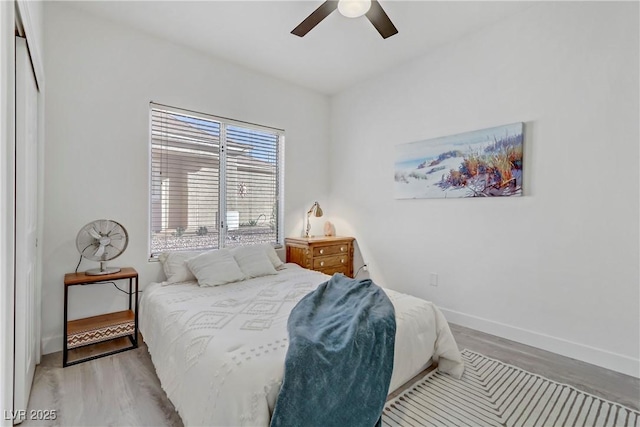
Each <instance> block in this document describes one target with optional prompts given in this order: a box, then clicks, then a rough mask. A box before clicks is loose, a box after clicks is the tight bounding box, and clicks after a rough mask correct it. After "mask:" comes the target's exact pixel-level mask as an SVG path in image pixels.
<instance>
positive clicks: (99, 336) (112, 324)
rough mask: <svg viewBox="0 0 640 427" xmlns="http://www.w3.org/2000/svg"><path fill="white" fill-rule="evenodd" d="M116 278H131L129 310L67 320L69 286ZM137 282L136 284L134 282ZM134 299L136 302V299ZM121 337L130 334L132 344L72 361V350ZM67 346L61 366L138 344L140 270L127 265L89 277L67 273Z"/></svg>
mask: <svg viewBox="0 0 640 427" xmlns="http://www.w3.org/2000/svg"><path fill="white" fill-rule="evenodd" d="M116 280H128V281H129V292H128V293H129V308H128V310H123V311H116V312H112V313H105V314H101V315H98V316H92V317H85V318H82V319H76V320H71V321H68V320H67V314H68V312H67V309H68V301H69V287H70V286H75V285H93V284H103V285H104V284H107V282H115V281H116ZM134 283H135V285H134ZM134 299H135V302H134V301H133V300H134ZM120 337H128V338H129V341H131V346H128V347H124V348H119V349H117V350H113V351H108V352H106V353H100V354H98V355H94V356H89V357H85V358H81V359H76V360H73V361H72V362H69V360H68V357H69V350H72V349H76V348H80V347H86V346H89V345H93V344H97V343H100V342H104V341H108V340H112V339H115V338H120ZM63 339H64V344H63V345H64V347H63V354H62V366H63V367H65V368H66V367H67V366H71V365H75V364H78V363H82V362H86V361H88V360H93V359H97V358H99V357H104V356H109V355H112V354H116V353H120V352H123V351H127V350H131V349H134V348H137V347H138V272H137V271H136V270H135V269H134V268H131V267H124V268H122V270H120V271H119V272H117V273H113V274H103V275H100V276H89V275H87V274H85V273H68V274H65V275H64V336H63Z"/></svg>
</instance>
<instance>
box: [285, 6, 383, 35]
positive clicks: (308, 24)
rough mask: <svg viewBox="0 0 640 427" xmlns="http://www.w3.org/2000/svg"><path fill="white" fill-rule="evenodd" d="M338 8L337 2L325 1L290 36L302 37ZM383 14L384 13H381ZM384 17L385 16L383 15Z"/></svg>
mask: <svg viewBox="0 0 640 427" xmlns="http://www.w3.org/2000/svg"><path fill="white" fill-rule="evenodd" d="M337 8H338V2H337V1H336V0H327V1H325V2H324V3H322V4H321V5H320V7H318V8H317V9H316V10H314V11H313V12H312V13H311V15H309V16H307V18H306V19H305V20H304V21H302V22H301V23H300V24H299V25H298V26H297V27H295V28H294V29H293V31H291V34H295V35H296V36H298V37H304V35H305V34H307V33H308V32H309V31H311V30H312V29H313V27H315V26H316V25H318V24H319V23H320V22H322V20H323V19H324V18H326V17H327V16H329V15H330V14H331V12H333V11H334V10H336V9H337ZM383 13H384V12H383ZM385 16H386V15H385Z"/></svg>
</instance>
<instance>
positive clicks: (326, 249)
mask: <svg viewBox="0 0 640 427" xmlns="http://www.w3.org/2000/svg"><path fill="white" fill-rule="evenodd" d="M348 253H349V245H347V244H344V243H343V244H341V245H330V246H329V245H327V246H318V247H314V248H313V256H314V257H317V256H325V255H336V254H345V255H346V254H348Z"/></svg>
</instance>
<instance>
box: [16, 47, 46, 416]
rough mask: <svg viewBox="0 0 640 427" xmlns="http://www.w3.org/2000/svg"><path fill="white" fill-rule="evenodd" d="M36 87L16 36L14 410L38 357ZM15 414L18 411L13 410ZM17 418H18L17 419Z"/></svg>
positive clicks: (20, 405) (22, 404) (24, 399)
mask: <svg viewBox="0 0 640 427" xmlns="http://www.w3.org/2000/svg"><path fill="white" fill-rule="evenodd" d="M37 130H38V88H37V86H36V81H35V76H34V74H33V69H32V67H31V60H30V58H29V52H28V50H27V44H26V42H25V39H23V38H21V37H16V236H15V245H16V252H15V255H16V269H15V299H16V304H15V350H14V351H15V373H14V410H24V409H27V405H28V403H29V394H30V392H31V383H32V382H33V374H34V372H35V365H36V357H37V353H36V351H37V347H36V346H37V345H38V343H37V321H38V319H39V317H40V316H39V313H37V308H36V307H37V304H36V295H37V293H36V285H37V280H36V273H37V251H36V245H37V225H38V218H37V200H38V169H37V168H38V135H37ZM14 413H15V412H14ZM16 421H18V420H16Z"/></svg>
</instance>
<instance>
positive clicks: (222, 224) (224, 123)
mask: <svg viewBox="0 0 640 427" xmlns="http://www.w3.org/2000/svg"><path fill="white" fill-rule="evenodd" d="M154 110H156V111H158V110H159V111H162V112H166V113H169V114H171V113H175V114H177V115H183V116H188V117H193V118H196V119H202V120H208V121H213V122H217V123H219V125H220V136H219V144H220V146H219V175H218V212H220V220H219V224H218V233H219V235H218V248H208V249H207V248H202V250H203V251H204V250H214V249H222V248H225V247H226V246H227V245H226V240H227V221H226V217H227V190H228V188H227V178H228V177H227V150H226V146H227V140H226V129H227V127H228V126H235V127H241V128H244V129H248V130H255V131H259V132H266V133H271V134H274V135H277V139H278V142H277V147H276V200H275V201H276V206H277V212H276V241H275V242H270V243H272V244H273V245H274V247H275V248H282V247H283V246H284V172H285V170H284V154H285V152H284V150H285V131H284V129H280V128H276V127H272V126H265V125H259V124H255V123H250V122H246V121H242V120H237V119H230V118H227V117H222V116H215V115H213V114H208V113H202V112H199V111H194V110H189V109H185V108H179V107H174V106H170V105H166V104H161V103H157V102H153V101H151V102H149V122H148V123H149V129H148V138H149V140H148V150H149V152H148V153H149V157H148V160H149V161H148V173H149V175H148V176H149V187H148V206H147V254H148V257H149V261H159V256H160V254H161V253H162V252H158V253H154V252H153V251H152V237H153V230H152V224H153V219H152V216H153V195H154V193H153V182H154V177H153V111H154ZM223 218H224V219H223ZM193 250H199V249H194V248H187V249H184V251H193ZM169 252H181V250H172V251H169Z"/></svg>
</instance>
